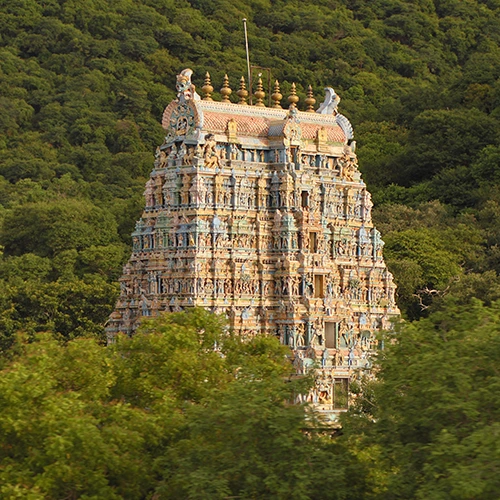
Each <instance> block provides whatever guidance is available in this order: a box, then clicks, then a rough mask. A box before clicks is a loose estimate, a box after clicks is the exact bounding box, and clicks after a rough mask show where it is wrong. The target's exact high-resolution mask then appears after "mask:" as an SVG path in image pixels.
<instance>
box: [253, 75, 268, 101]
mask: <svg viewBox="0 0 500 500" xmlns="http://www.w3.org/2000/svg"><path fill="white" fill-rule="evenodd" d="M253 95H254V96H255V99H257V102H256V103H255V105H256V106H260V107H261V108H262V107H265V104H264V97H266V93H265V92H264V87H263V86H262V78H261V77H260V76H259V80H258V81H257V90H256V91H255V92H254V94H253Z"/></svg>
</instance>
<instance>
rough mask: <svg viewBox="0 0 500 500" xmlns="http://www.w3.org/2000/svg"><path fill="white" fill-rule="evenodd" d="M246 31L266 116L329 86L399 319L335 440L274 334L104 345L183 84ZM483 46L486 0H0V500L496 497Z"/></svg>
mask: <svg viewBox="0 0 500 500" xmlns="http://www.w3.org/2000/svg"><path fill="white" fill-rule="evenodd" d="M244 17H245V18H247V19H248V30H249V44H250V50H251V59H252V63H253V64H255V65H259V66H262V67H268V68H271V70H272V76H273V79H274V78H277V79H279V81H280V82H281V88H282V93H283V94H284V95H285V98H284V102H283V105H285V102H286V95H287V93H288V90H289V88H290V86H291V84H292V82H295V83H296V84H297V88H298V93H299V95H300V96H301V98H302V99H301V103H303V99H304V97H305V89H306V88H307V85H309V84H311V85H312V86H313V89H314V92H315V95H316V99H317V104H319V102H321V101H322V98H323V88H324V87H325V86H332V87H334V88H335V90H336V91H337V92H338V94H339V95H340V96H341V98H342V100H341V103H340V106H339V108H340V111H341V112H342V113H343V114H345V115H346V116H347V117H348V118H349V119H350V121H351V122H352V124H353V126H354V130H355V136H356V137H355V138H356V140H357V153H358V156H359V163H360V168H361V170H362V173H363V178H364V180H365V181H366V183H367V185H368V188H369V190H370V191H371V192H372V194H373V199H374V202H375V210H374V213H373V215H374V222H375V224H376V226H377V227H378V229H379V230H380V231H381V233H382V235H383V238H384V240H385V249H384V255H385V258H386V261H387V263H388V266H389V268H390V269H391V271H392V272H393V274H394V278H395V280H396V283H397V284H398V295H399V296H398V302H399V306H400V308H401V311H402V313H403V317H404V318H405V320H406V322H405V324H404V325H399V326H398V330H397V333H398V334H397V335H396V336H392V334H390V333H389V334H387V335H388V336H389V337H388V338H386V339H385V340H384V339H383V338H381V345H385V349H384V350H383V351H381V352H380V353H379V355H378V358H377V359H376V360H375V362H376V364H377V373H378V381H377V382H372V383H367V384H366V385H365V386H364V389H363V395H362V396H359V397H358V398H357V400H356V404H355V405H354V406H353V408H352V409H351V411H350V412H349V413H348V414H347V415H346V416H345V418H344V422H343V429H342V432H341V433H338V434H337V435H336V436H335V438H336V439H331V435H329V433H324V432H320V433H319V434H316V433H315V432H314V430H313V428H315V426H314V425H312V426H311V423H313V424H314V423H315V421H314V415H312V414H311V413H310V412H309V410H308V409H307V407H306V406H304V405H289V404H288V403H287V402H288V401H293V400H296V398H297V396H298V395H300V394H304V393H305V392H306V391H307V384H310V383H313V382H312V381H311V380H309V381H308V380H303V381H297V380H294V378H293V377H291V373H290V371H291V370H292V367H291V364H290V363H288V362H287V361H286V360H285V353H286V352H288V351H286V348H285V347H283V346H279V345H278V343H277V341H276V340H275V339H271V338H258V339H254V340H253V341H251V342H249V343H241V342H240V341H239V340H238V339H236V338H232V337H231V336H230V335H229V336H228V335H225V334H224V331H223V325H222V323H221V321H220V318H217V317H215V316H211V315H209V314H207V313H206V312H204V311H200V310H193V311H188V312H187V313H185V314H180V315H173V316H166V317H162V318H157V319H155V320H153V322H152V323H148V324H146V325H145V326H144V328H145V331H146V332H149V333H150V335H137V336H136V337H135V338H133V339H121V340H120V341H119V342H118V343H117V344H116V345H113V346H110V347H104V346H103V343H102V340H103V338H104V324H105V322H106V320H107V318H108V316H109V314H110V313H111V311H112V308H113V306H114V303H115V300H116V298H117V295H118V292H119V287H118V285H117V278H118V277H119V275H120V273H121V269H122V265H123V264H124V262H125V261H126V259H127V258H128V256H129V255H130V252H131V240H130V234H131V232H132V230H133V227H134V223H135V221H136V220H137V219H138V218H139V217H140V213H141V210H142V208H143V204H144V200H143V191H144V185H145V182H146V180H147V178H148V176H149V173H150V170H151V169H152V166H153V159H154V156H153V153H154V151H155V149H156V147H157V146H158V145H159V144H161V142H162V141H163V131H162V129H161V127H160V124H159V122H160V118H161V114H162V111H163V109H164V107H165V106H166V105H167V104H168V103H169V102H170V100H171V99H172V98H174V97H175V93H174V84H175V76H176V74H178V73H179V71H180V70H182V69H184V68H186V67H191V68H192V69H193V70H194V76H193V80H194V83H195V84H196V85H197V87H198V88H200V87H201V86H202V85H203V79H204V75H205V72H206V71H209V72H210V74H211V76H212V82H213V84H214V87H219V86H221V85H222V78H223V75H224V73H226V72H227V74H228V75H229V79H230V84H231V86H232V88H233V89H234V90H236V87H237V84H238V81H239V78H240V77H241V75H242V74H245V73H246V62H245V52H244V37H243V27H242V21H241V20H242V18H244ZM499 41H500V0H434V1H431V0H370V1H362V0H349V1H347V0H301V1H298V0H293V1H292V0H290V1H284V0H283V1H280V0H248V1H243V0H213V1H206V0H203V1H202V0H191V1H188V0H175V1H174V0H154V1H153V0H44V1H43V2H42V1H40V0H0V249H1V256H0V352H1V356H0V495H1V496H2V498H8V499H16V498H22V499H32V500H38V499H40V500H41V499H44V498H87V499H96V500H97V499H102V498H109V499H115V498H116V499H120V498H130V499H144V498H151V499H160V498H165V499H168V498H173V499H177V498H189V499H213V498H221V499H222V498H262V499H266V498H269V499H297V500H308V499H314V500H320V499H323V498H324V499H325V500H326V499H328V500H329V499H339V500H359V499H368V500H369V499H372V500H382V499H383V500H391V499H395V500H396V499H402V498H404V499H426V500H429V499H430V500H448V499H457V500H472V499H474V500H489V499H495V498H498V491H499V490H500V484H499V480H498V478H500V447H499V444H498V443H500V425H499V423H498V422H499V421H500V405H499V401H500V393H499V390H500V389H499V388H500V375H499V372H498V366H499V363H500V340H499V339H500V335H499V332H498V330H499V325H500V301H499V299H500V278H499V273H500V146H499V134H500V79H499V77H500V47H499ZM233 94H234V92H233ZM214 97H215V98H216V99H217V98H218V95H217V92H215V95H214ZM233 97H234V95H233ZM301 103H299V107H300V106H301ZM35 334H39V335H35ZM89 337H90V338H89ZM214 343H215V344H216V345H217V346H218V349H217V350H214V349H213V346H214ZM352 389H353V391H354V392H356V387H355V386H352ZM305 427H306V428H307V429H308V431H307V432H304V428H305Z"/></svg>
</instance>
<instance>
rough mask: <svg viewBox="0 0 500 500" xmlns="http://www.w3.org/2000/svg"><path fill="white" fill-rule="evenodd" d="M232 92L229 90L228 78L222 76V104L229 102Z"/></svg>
mask: <svg viewBox="0 0 500 500" xmlns="http://www.w3.org/2000/svg"><path fill="white" fill-rule="evenodd" d="M231 92H232V90H231V89H230V88H229V78H228V77H227V74H225V75H224V80H223V81H222V88H221V89H220V95H221V96H222V102H231V101H230V100H229V96H230V95H231Z"/></svg>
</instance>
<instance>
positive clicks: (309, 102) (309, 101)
mask: <svg viewBox="0 0 500 500" xmlns="http://www.w3.org/2000/svg"><path fill="white" fill-rule="evenodd" d="M304 102H305V104H306V106H307V108H306V111H307V112H308V113H314V105H315V104H316V99H315V98H314V94H313V89H312V87H311V85H309V87H307V97H306V98H305V100H304Z"/></svg>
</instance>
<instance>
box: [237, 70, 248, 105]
mask: <svg viewBox="0 0 500 500" xmlns="http://www.w3.org/2000/svg"><path fill="white" fill-rule="evenodd" d="M236 95H237V96H238V97H239V98H240V100H239V102H238V104H247V97H248V90H247V86H246V85H245V77H243V76H242V77H241V78H240V90H238V92H236Z"/></svg>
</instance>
